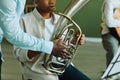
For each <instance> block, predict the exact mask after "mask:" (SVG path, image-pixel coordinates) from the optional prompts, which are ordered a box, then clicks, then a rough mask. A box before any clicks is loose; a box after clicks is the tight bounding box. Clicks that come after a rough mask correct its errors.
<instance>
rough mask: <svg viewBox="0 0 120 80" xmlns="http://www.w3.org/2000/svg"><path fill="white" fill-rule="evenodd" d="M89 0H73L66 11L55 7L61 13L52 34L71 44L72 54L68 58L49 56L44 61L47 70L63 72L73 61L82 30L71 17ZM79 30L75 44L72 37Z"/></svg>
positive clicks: (57, 12) (68, 44) (70, 50)
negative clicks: (60, 10)
mask: <svg viewBox="0 0 120 80" xmlns="http://www.w3.org/2000/svg"><path fill="white" fill-rule="evenodd" d="M88 1H89V0H71V2H70V3H69V4H68V6H67V8H66V10H65V11H64V13H61V12H59V11H57V10H56V9H55V8H54V10H53V11H54V12H55V13H56V14H58V15H60V18H59V20H58V22H57V24H56V29H55V31H54V33H53V35H52V39H51V40H54V39H55V38H56V37H60V38H62V40H63V42H64V43H66V45H67V46H69V50H68V51H69V53H70V56H69V58H67V59H62V58H60V57H55V56H53V55H52V54H51V55H50V56H49V57H48V56H47V58H46V61H45V63H44V66H45V68H46V69H47V70H49V71H51V72H55V73H57V74H62V73H63V72H64V71H65V69H66V68H67V67H68V66H69V64H70V63H71V62H72V60H73V58H74V56H75V55H76V53H75V52H76V49H77V47H78V42H79V40H80V37H81V34H82V31H81V28H80V27H79V26H78V25H77V24H76V23H75V21H73V20H72V19H71V17H72V16H73V15H74V14H75V13H76V12H78V11H79V10H80V8H82V7H83V6H84V5H85V4H86V3H87V2H88ZM76 31H77V32H79V36H78V37H77V40H76V42H75V43H74V44H73V43H72V39H73V38H74V34H75V32H76Z"/></svg>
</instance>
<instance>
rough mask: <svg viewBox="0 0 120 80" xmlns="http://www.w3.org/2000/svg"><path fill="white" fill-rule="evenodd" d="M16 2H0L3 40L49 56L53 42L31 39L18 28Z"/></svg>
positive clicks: (9, 0) (14, 0) (7, 0)
mask: <svg viewBox="0 0 120 80" xmlns="http://www.w3.org/2000/svg"><path fill="white" fill-rule="evenodd" d="M17 1H18V0H0V28H1V29H2V31H3V33H4V36H5V38H6V39H7V40H8V41H9V42H10V43H12V44H14V45H16V46H18V47H21V48H24V49H30V50H35V51H41V52H44V53H48V54H50V53H51V51H52V49H53V42H50V41H45V40H43V39H39V38H36V37H33V36H31V35H30V34H27V33H25V32H23V30H22V29H21V28H20V24H19V17H20V15H19V14H18V13H17V11H16V9H17V8H18V7H17ZM19 7H20V6H19ZM21 10H22V9H21Z"/></svg>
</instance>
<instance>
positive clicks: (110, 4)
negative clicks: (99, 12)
mask: <svg viewBox="0 0 120 80" xmlns="http://www.w3.org/2000/svg"><path fill="white" fill-rule="evenodd" d="M117 7H119V8H120V1H119V0H118V1H117V0H115V1H114V0H106V4H105V12H104V14H105V21H106V24H107V25H108V27H119V26H120V20H116V19H114V17H113V15H114V9H115V8H117Z"/></svg>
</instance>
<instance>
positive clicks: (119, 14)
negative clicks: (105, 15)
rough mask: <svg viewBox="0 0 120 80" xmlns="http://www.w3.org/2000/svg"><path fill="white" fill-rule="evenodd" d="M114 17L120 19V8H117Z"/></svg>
mask: <svg viewBox="0 0 120 80" xmlns="http://www.w3.org/2000/svg"><path fill="white" fill-rule="evenodd" d="M113 17H114V19H116V20H120V8H116V9H115V11H114V15H113Z"/></svg>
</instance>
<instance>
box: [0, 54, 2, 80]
mask: <svg viewBox="0 0 120 80" xmlns="http://www.w3.org/2000/svg"><path fill="white" fill-rule="evenodd" d="M1 58H2V54H1V52H0V80H1V68H2V60H1Z"/></svg>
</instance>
